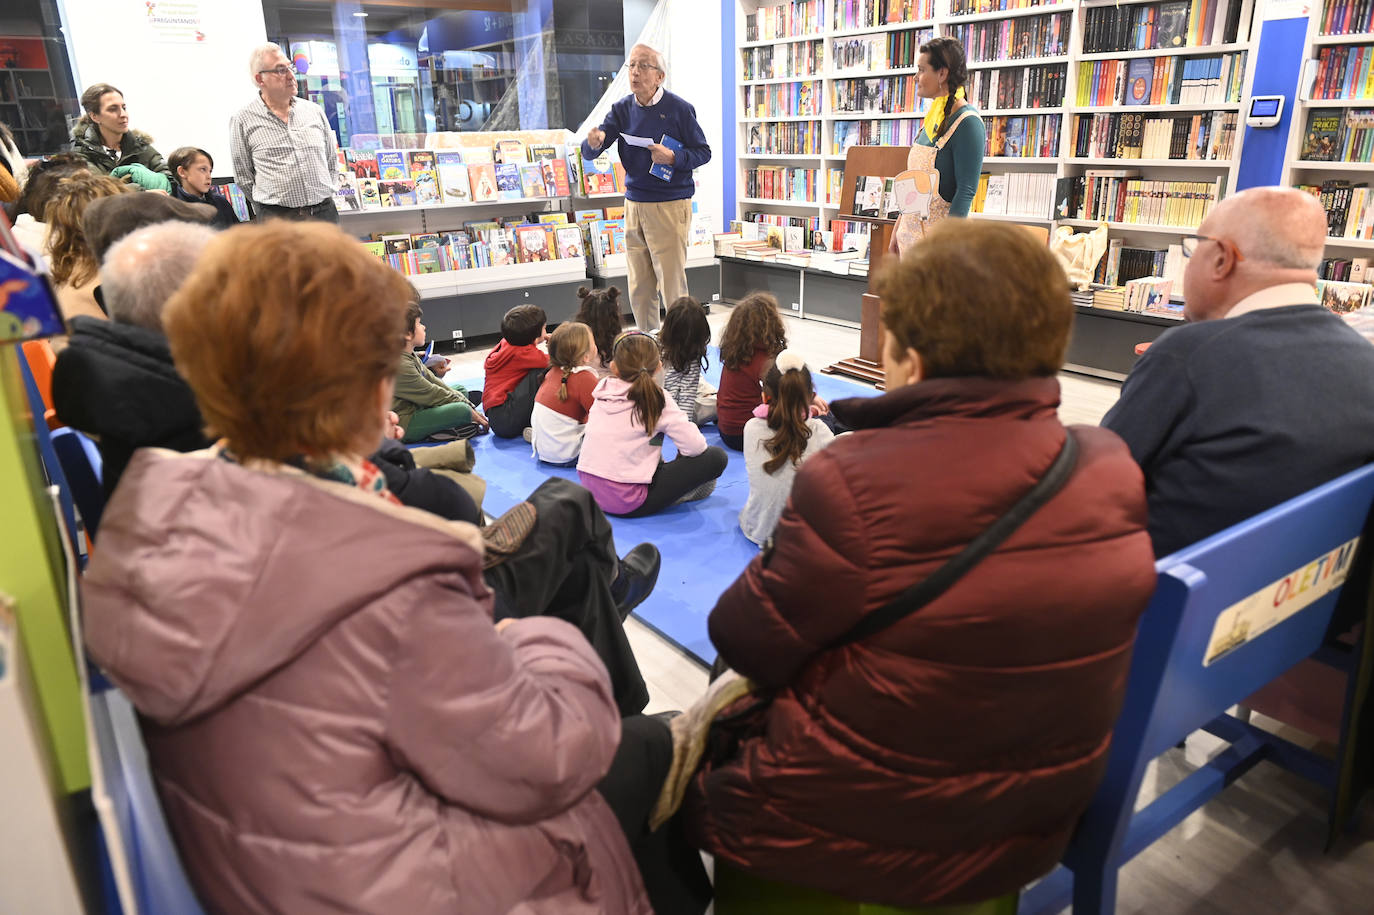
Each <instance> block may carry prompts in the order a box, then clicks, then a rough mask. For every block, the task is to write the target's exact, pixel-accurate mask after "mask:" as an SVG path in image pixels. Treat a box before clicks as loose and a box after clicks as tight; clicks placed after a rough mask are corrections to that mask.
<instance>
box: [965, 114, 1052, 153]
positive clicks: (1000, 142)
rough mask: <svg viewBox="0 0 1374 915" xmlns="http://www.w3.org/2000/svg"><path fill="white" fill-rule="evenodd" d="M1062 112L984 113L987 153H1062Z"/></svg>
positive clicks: (985, 148)
mask: <svg viewBox="0 0 1374 915" xmlns="http://www.w3.org/2000/svg"><path fill="white" fill-rule="evenodd" d="M1062 123H1063V121H1062V116H1061V115H1057V114H1039V115H1029V116H1022V115H1016V116H1013V117H1003V116H997V115H985V116H984V117H983V126H984V128H985V130H986V131H987V140H986V145H985V147H984V150H985V152H984V154H985V155H988V156H1000V157H1007V158H1053V157H1054V156H1057V155H1059V133H1060V125H1061V124H1062Z"/></svg>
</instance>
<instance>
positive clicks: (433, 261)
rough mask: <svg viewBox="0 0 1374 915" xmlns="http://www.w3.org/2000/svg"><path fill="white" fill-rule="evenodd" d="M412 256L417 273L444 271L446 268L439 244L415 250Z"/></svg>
mask: <svg viewBox="0 0 1374 915" xmlns="http://www.w3.org/2000/svg"><path fill="white" fill-rule="evenodd" d="M410 256H411V258H412V264H413V265H414V267H415V272H416V273H442V272H443V270H444V264H443V261H442V260H441V259H440V256H439V248H438V246H437V245H436V246H434V247H431V248H419V249H416V250H413V251H412V252H411V255H410Z"/></svg>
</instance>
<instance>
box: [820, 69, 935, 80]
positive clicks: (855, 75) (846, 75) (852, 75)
mask: <svg viewBox="0 0 1374 915" xmlns="http://www.w3.org/2000/svg"><path fill="white" fill-rule="evenodd" d="M915 72H916V68H915V67H902V68H899V69H896V70H884V71H883V76H911V75H913V74H914V73H915ZM872 75H873V74H872V73H871V72H869V71H868V70H858V69H849V70H832V71H829V72H827V73H825V74H823V75H822V77H821V78H823V79H867V78H868V77H870V76H872Z"/></svg>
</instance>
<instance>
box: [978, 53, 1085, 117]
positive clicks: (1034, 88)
mask: <svg viewBox="0 0 1374 915" xmlns="http://www.w3.org/2000/svg"><path fill="white" fill-rule="evenodd" d="M1067 83H1068V65H1067V64H1036V65H1034V66H1030V67H990V68H986V69H982V70H974V71H973V72H971V73H970V74H969V81H968V97H969V99H970V100H971V101H972V102H973V104H975V105H976V106H977V107H978V109H979V110H980V111H983V112H996V111H998V110H1003V111H1005V110H1007V109H1019V108H1058V107H1060V106H1062V105H1063V104H1064V89H1065V86H1066V85H1067Z"/></svg>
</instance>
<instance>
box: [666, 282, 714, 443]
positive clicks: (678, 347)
mask: <svg viewBox="0 0 1374 915" xmlns="http://www.w3.org/2000/svg"><path fill="white" fill-rule="evenodd" d="M710 343H711V325H710V324H709V323H708V322H707V320H706V309H704V308H702V307H701V303H700V302H698V301H697V300H696V299H694V298H692V297H691V296H689V295H685V296H683V297H682V298H680V299H678V300H677V301H676V302H674V303H673V305H672V307H671V308H669V309H668V313H667V314H665V315H664V316H663V326H662V327H661V328H659V331H658V345H659V347H660V348H661V349H662V350H663V367H664V368H665V369H667V371H666V373H665V374H664V376H663V389H664V390H665V391H667V392H668V396H669V397H671V398H673V400H674V402H676V403H677V405H678V406H679V407H681V408H682V412H683V413H686V414H687V418H688V419H690V420H691V421H692V422H694V423H696V424H697V425H698V426H704V425H705V424H706V423H709V422H714V421H715V418H716V389H715V388H713V387H711V385H710V384H709V383H707V382H706V381H704V380H703V379H702V377H701V373H702V370H703V369H705V368H706V367H707V366H708V365H709V362H708V361H707V358H706V347H707V346H709V345H710Z"/></svg>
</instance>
